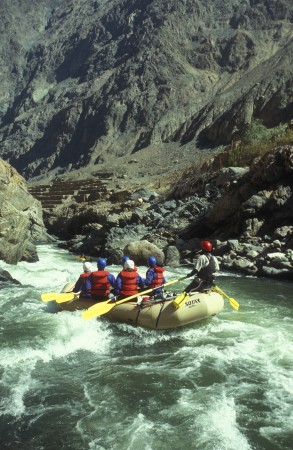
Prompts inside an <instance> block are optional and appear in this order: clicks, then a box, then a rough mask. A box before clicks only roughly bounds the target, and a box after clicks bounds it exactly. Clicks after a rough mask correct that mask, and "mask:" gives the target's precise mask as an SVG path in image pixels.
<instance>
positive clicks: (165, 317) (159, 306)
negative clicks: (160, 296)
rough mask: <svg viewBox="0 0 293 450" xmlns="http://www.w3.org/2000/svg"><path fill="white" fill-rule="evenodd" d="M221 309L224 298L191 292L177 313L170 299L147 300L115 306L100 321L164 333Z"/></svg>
mask: <svg viewBox="0 0 293 450" xmlns="http://www.w3.org/2000/svg"><path fill="white" fill-rule="evenodd" d="M71 286H72V285H67V286H65V287H64V288H63V290H62V292H68V291H69V290H70V289H71ZM94 304H95V302H94V301H93V300H90V299H82V298H80V299H78V300H73V301H69V302H66V303H61V304H59V307H60V309H62V310H66V311H75V310H83V309H88V308H89V307H90V306H92V305H94ZM223 307H224V300H223V297H222V296H221V295H220V294H218V293H217V292H212V291H209V292H207V293H202V292H193V293H190V296H189V298H188V300H187V301H186V302H184V303H183V305H182V306H181V307H180V308H178V309H176V308H175V307H174V304H173V299H170V300H168V299H166V300H161V301H157V302H154V301H153V300H152V299H151V298H149V297H142V302H141V304H140V305H139V304H138V303H137V301H136V300H135V301H129V302H126V303H122V304H120V305H117V306H115V307H113V308H112V309H111V311H109V312H107V313H106V314H104V315H103V316H101V317H107V318H109V319H113V320H117V321H120V322H124V323H128V324H131V325H136V326H140V327H143V328H151V329H156V330H167V329H171V328H177V327H181V326H184V325H188V324H190V323H193V322H197V321H199V320H203V319H207V318H210V317H212V316H215V315H216V314H218V313H219V312H221V311H222V309H223Z"/></svg>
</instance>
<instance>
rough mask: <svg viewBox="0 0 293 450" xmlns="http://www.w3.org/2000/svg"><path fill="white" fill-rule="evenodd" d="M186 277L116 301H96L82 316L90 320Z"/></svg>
mask: <svg viewBox="0 0 293 450" xmlns="http://www.w3.org/2000/svg"><path fill="white" fill-rule="evenodd" d="M185 278H188V275H186V276H185V277H182V278H177V280H172V281H169V282H168V283H165V284H162V285H161V286H157V287H155V288H151V289H147V290H146V291H142V292H139V293H138V294H134V295H131V296H130V297H126V298H123V299H122V300H118V301H117V302H115V303H113V300H108V301H106V302H101V303H96V304H95V305H93V306H91V307H90V308H89V309H87V310H86V311H84V312H83V313H82V317H83V318H84V319H85V320H89V319H94V318H95V317H99V316H102V315H103V314H106V313H107V312H109V311H111V309H112V308H115V306H117V305H120V304H121V303H125V302H128V301H129V300H132V299H133V298H136V297H139V296H140V295H144V294H148V293H149V292H152V291H154V290H155V289H159V288H162V287H165V286H170V284H174V283H178V281H182V280H185ZM111 302H112V303H111Z"/></svg>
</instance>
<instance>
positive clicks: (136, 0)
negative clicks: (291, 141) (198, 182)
mask: <svg viewBox="0 0 293 450" xmlns="http://www.w3.org/2000/svg"><path fill="white" fill-rule="evenodd" d="M0 12H1V15H0V17H1V19H0V30H1V43H0V62H1V72H0V86H1V91H0V92H1V94H0V113H1V119H0V142H1V146H0V156H1V157H2V158H3V159H5V160H7V161H9V162H10V163H11V164H12V165H13V166H14V167H16V168H17V170H18V171H19V172H20V173H22V174H23V175H24V176H25V177H26V178H31V177H35V176H38V175H47V174H48V172H49V173H50V172H52V173H53V174H54V176H55V175H56V174H62V173H64V172H66V171H68V170H71V169H78V168H81V167H84V166H88V167H89V168H90V170H96V171H98V170H104V169H103V166H104V165H105V164H108V165H110V166H111V165H115V164H117V162H118V164H119V160H120V158H121V160H122V161H123V162H124V161H125V157H127V156H129V157H136V155H138V154H140V153H141V152H144V154H145V155H146V164H147V165H148V166H151V167H155V166H156V163H155V160H154V163H153V160H152V163H151V164H149V159H148V149H150V150H151V153H150V155H152V156H153V155H156V153H155V150H154V149H156V147H157V146H158V147H160V148H163V151H164V155H165V159H166V158H168V148H169V146H170V148H171V149H172V152H173V153H174V148H175V153H176V151H178V152H179V148H180V152H182V151H183V152H184V148H187V149H188V152H189V153H188V158H189V160H190V161H191V160H192V159H193V158H194V157H195V156H196V157H197V155H198V152H199V151H202V150H203V149H204V148H215V147H218V146H219V145H221V144H227V143H229V142H231V141H232V140H237V139H239V137H240V136H241V133H242V132H243V129H244V128H245V125H246V124H247V123H249V122H250V120H251V118H252V116H254V117H256V118H259V119H261V121H262V122H263V123H264V124H265V125H266V126H268V127H271V126H275V125H277V124H279V123H280V122H288V121H289V120H290V119H292V117H293V102H292V93H293V64H292V60H293V4H292V1H291V0H249V1H248V0H241V1H240V0H233V1H232V0H225V1H223V0H211V1H209V2H207V1H206V0H169V1H168V2H162V1H161V0H143V1H142V0H67V1H66V2H64V1H62V0H46V1H45V0H38V1H37V0H22V1H19V0H2V1H1V4H0ZM182 144H183V146H182ZM162 146H163V147H162ZM173 153H172V154H173ZM134 154H136V155H134ZM155 157H156V156H154V159H155ZM123 158H124V159H123ZM179 158H180V154H179ZM120 165H121V163H120ZM126 167H127V166H126ZM125 170H127V168H126V169H125ZM150 171H151V169H150Z"/></svg>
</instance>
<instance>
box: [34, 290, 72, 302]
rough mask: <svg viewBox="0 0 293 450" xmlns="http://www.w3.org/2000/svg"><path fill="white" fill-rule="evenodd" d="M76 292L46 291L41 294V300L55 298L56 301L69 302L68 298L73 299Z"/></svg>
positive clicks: (46, 300) (45, 300) (48, 300)
mask: <svg viewBox="0 0 293 450" xmlns="http://www.w3.org/2000/svg"><path fill="white" fill-rule="evenodd" d="M76 296H77V294H75V293H73V292H64V293H59V292H46V293H44V294H41V300H42V301H43V302H50V301H52V300H55V301H56V302H57V303H64V302H69V301H70V300H74V299H75V297H76Z"/></svg>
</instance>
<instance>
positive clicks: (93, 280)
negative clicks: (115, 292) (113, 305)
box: [86, 258, 115, 301]
mask: <svg viewBox="0 0 293 450" xmlns="http://www.w3.org/2000/svg"><path fill="white" fill-rule="evenodd" d="M106 265H107V261H106V260H105V259H104V258H99V259H98V261H97V266H98V270H96V271H95V272H92V273H91V274H90V276H89V277H88V279H87V280H86V293H87V296H88V297H90V298H93V299H94V300H97V301H103V300H107V299H108V298H110V289H111V287H112V288H114V286H115V277H114V275H113V274H111V273H110V272H109V271H108V270H105V267H106Z"/></svg>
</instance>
